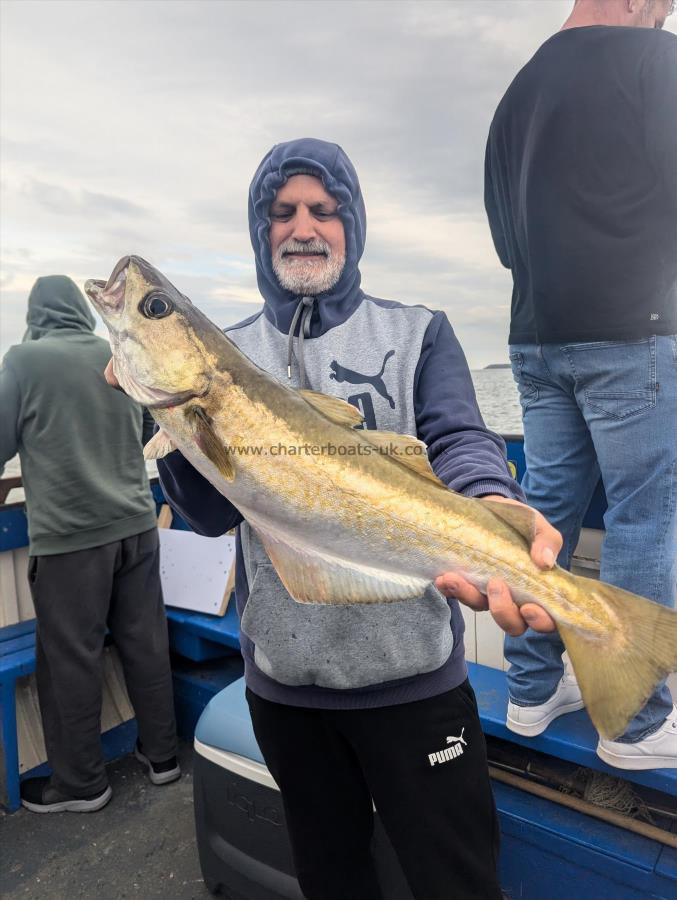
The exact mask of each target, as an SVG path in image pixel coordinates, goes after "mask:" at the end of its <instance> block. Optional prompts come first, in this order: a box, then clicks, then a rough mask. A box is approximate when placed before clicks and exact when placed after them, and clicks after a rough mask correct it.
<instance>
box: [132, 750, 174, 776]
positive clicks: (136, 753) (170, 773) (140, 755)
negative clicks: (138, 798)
mask: <svg viewBox="0 0 677 900" xmlns="http://www.w3.org/2000/svg"><path fill="white" fill-rule="evenodd" d="M134 756H135V757H136V758H137V759H138V761H139V762H140V763H142V764H143V765H144V766H145V767H146V769H147V771H148V777H149V778H150V780H151V782H152V784H169V783H170V782H171V781H176V780H177V779H179V778H180V777H181V766H178V765H177V766H176V767H175V768H174V769H170V770H169V771H168V772H160V773H158V772H154V771H153V765H152V763H151V761H150V760H149V759H148V757H147V756H145V755H144V754H143V753H139V750H138V747H135V748H134Z"/></svg>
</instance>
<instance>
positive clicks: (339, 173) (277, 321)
mask: <svg viewBox="0 0 677 900" xmlns="http://www.w3.org/2000/svg"><path fill="white" fill-rule="evenodd" d="M300 171H302V172H305V173H308V172H312V173H313V174H317V176H318V177H319V178H321V179H322V183H323V184H324V187H325V189H326V190H327V191H328V192H329V193H330V194H331V195H332V196H333V197H335V198H336V200H337V201H338V213H339V216H340V218H341V221H342V222H343V228H344V230H345V240H346V261H345V265H344V267H343V272H342V273H341V277H340V279H339V280H338V282H337V284H336V285H335V286H334V287H333V288H332V290H331V291H326V292H325V293H323V294H318V299H317V302H316V303H315V304H314V309H313V312H312V317H311V319H310V329H309V336H310V337H318V336H319V335H321V334H324V332H325V331H329V329H330V328H334V327H335V326H336V325H340V324H341V322H345V320H346V319H347V318H348V317H349V316H350V315H351V314H352V313H353V312H354V311H355V309H357V307H358V306H359V304H360V302H361V301H362V297H363V296H364V295H363V293H362V291H361V289H360V270H359V268H358V263H359V261H360V257H361V256H362V252H363V251H364V242H365V237H366V231H367V215H366V212H365V209H364V201H363V199H362V192H361V190H360V183H359V181H358V178H357V172H356V171H355V169H354V167H353V164H352V163H351V161H350V160H349V159H348V157H347V155H346V154H345V152H344V151H343V150H342V149H341V147H339V146H338V144H329V143H327V142H326V141H319V140H316V139H315V138H301V139H300V140H296V141H287V143H285V144H276V145H275V146H274V147H273V149H272V150H271V151H270V152H269V153H267V154H266V155H265V156H264V157H263V160H262V161H261V164H260V165H259V167H258V169H257V170H256V174H255V175H254V178H253V180H252V183H251V185H250V188H249V235H250V237H251V242H252V247H253V248H254V256H255V258H256V278H257V281H258V285H259V290H260V291H261V294H262V295H263V298H264V300H265V305H264V308H263V311H264V314H265V315H266V317H267V318H268V319H269V320H270V321H271V322H272V323H273V324H274V325H275V327H276V328H277V329H278V331H281V332H283V333H284V334H287V333H288V332H289V328H290V326H291V322H292V317H293V316H294V312H295V310H296V308H297V306H298V304H299V299H300V298H299V296H298V295H297V294H293V293H292V292H291V291H287V290H285V289H284V288H283V287H282V286H281V284H280V283H279V281H278V280H277V278H276V276H275V273H274V272H273V262H272V257H271V253H270V240H269V236H268V232H269V229H270V216H269V211H270V205H271V203H272V202H273V200H274V198H275V195H276V193H277V191H278V189H279V188H280V186H281V185H283V184H284V183H285V182H286V181H287V179H288V178H290V177H291V175H293V174H298V173H299V172H300Z"/></svg>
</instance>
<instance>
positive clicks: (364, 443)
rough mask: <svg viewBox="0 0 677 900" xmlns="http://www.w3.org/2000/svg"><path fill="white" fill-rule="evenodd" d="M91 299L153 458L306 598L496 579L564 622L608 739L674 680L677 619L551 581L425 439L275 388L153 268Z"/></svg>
mask: <svg viewBox="0 0 677 900" xmlns="http://www.w3.org/2000/svg"><path fill="white" fill-rule="evenodd" d="M85 290H86V292H87V294H88V296H89V297H90V299H91V300H92V302H93V303H94V305H95V306H96V308H97V309H98V310H99V312H100V313H101V315H102V316H103V318H104V320H105V322H106V324H107V326H108V329H109V331H110V340H111V346H112V350H113V367H114V372H115V375H116V377H117V379H118V381H119V382H120V385H121V387H122V388H123V389H124V390H125V391H126V392H127V394H129V395H130V396H131V397H132V398H134V399H135V400H137V401H138V402H139V403H142V404H143V405H144V406H146V407H148V408H149V409H150V411H151V413H152V414H153V416H154V418H155V419H156V421H157V422H158V423H159V425H160V427H161V430H160V431H159V432H158V433H157V434H156V435H155V436H154V437H153V439H152V440H151V442H150V443H149V444H148V445H147V447H146V455H147V456H156V457H159V456H163V455H165V454H166V453H168V452H170V451H171V450H172V449H174V448H175V447H177V448H178V449H179V450H180V451H181V453H182V454H183V455H184V456H185V457H186V458H187V459H188V460H189V461H190V462H191V463H192V465H193V466H195V468H196V469H197V470H198V471H199V472H201V473H202V474H203V475H204V476H205V478H207V479H208V480H209V481H210V482H211V483H212V484H213V485H214V486H215V487H216V488H217V489H218V490H219V491H220V492H221V493H223V494H224V495H225V496H226V497H227V498H228V499H229V500H230V501H231V502H232V503H233V504H234V505H235V506H236V507H237V508H238V509H239V510H240V511H241V513H242V514H243V516H244V517H245V518H246V519H247V520H248V521H249V523H250V524H251V526H252V527H253V528H254V529H255V530H256V532H257V533H258V535H259V536H260V538H261V540H262V542H263V544H264V546H265V548H266V550H267V552H268V554H269V556H270V558H271V561H272V562H273V564H274V566H275V568H276V570H277V572H278V574H279V576H280V579H281V580H282V582H283V583H284V585H285V587H286V589H287V590H288V591H289V593H290V594H291V596H292V597H293V598H294V599H295V600H297V601H298V602H300V603H333V604H338V603H387V602H389V601H395V600H406V599H408V598H414V597H420V596H421V595H422V594H423V592H424V589H425V588H426V586H427V585H428V584H429V583H430V582H431V581H433V580H434V579H435V578H436V577H437V576H438V575H441V574H442V573H444V572H449V571H454V572H457V573H459V574H461V575H462V576H463V577H464V578H466V579H468V580H469V581H470V582H472V583H473V584H474V585H476V586H477V587H478V588H479V589H480V590H484V589H485V587H486V584H487V581H488V579H489V578H490V577H492V576H499V577H501V578H503V579H504V580H505V581H506V582H507V584H508V586H509V587H510V589H511V591H512V594H513V597H514V598H515V600H516V602H517V603H518V604H522V603H525V602H537V603H539V604H541V606H543V607H544V608H545V609H546V610H547V611H548V612H549V613H550V615H551V616H552V617H553V619H554V620H555V622H556V623H557V628H558V630H559V633H560V635H561V637H562V639H563V641H564V644H565V646H566V648H567V650H568V652H569V656H570V659H571V662H572V664H573V668H574V671H575V673H576V676H577V678H578V682H579V684H580V688H581V692H582V695H583V699H584V701H585V705H586V707H587V709H588V712H589V714H590V717H591V719H592V721H593V722H594V724H595V726H596V728H597V729H598V731H599V733H600V734H601V735H602V736H603V737H606V738H615V737H617V736H618V735H619V734H621V733H622V732H623V731H624V729H625V728H626V726H627V724H628V722H629V721H630V720H631V719H632V718H633V717H634V716H635V714H636V713H637V712H638V711H639V709H640V708H641V707H642V706H643V704H644V703H645V702H646V700H647V699H648V698H649V696H650V695H651V693H652V692H653V690H654V689H655V687H656V685H657V684H658V683H659V682H660V681H661V680H662V679H663V678H665V677H666V676H667V675H668V674H669V673H670V672H672V671H675V670H677V612H675V611H674V610H671V609H668V608H665V607H663V606H660V605H659V604H656V603H652V602H650V601H649V600H646V599H644V598H642V597H638V596H636V595H635V594H631V593H628V592H627V591H623V590H621V589H619V588H616V587H612V586H610V585H608V584H604V583H601V582H598V581H594V580H590V579H586V578H581V577H579V576H575V575H572V574H570V573H569V572H567V571H565V570H563V569H561V568H559V567H555V568H554V569H552V570H550V571H542V570H540V569H539V568H538V567H537V566H536V565H535V564H534V563H533V562H532V560H531V557H530V555H529V548H530V544H531V537H532V532H533V516H532V514H531V513H530V512H529V510H527V509H524V508H523V507H518V506H512V505H510V504H503V503H495V502H492V501H487V500H476V499H468V498H466V497H463V496H461V495H459V494H456V493H454V492H453V491H451V490H449V489H448V488H447V487H446V486H445V485H444V484H442V482H440V481H438V479H437V478H436V477H435V475H434V474H433V472H432V470H431V468H430V466H429V463H428V459H427V455H426V454H425V447H424V445H423V444H421V443H420V442H419V441H417V440H415V439H414V438H411V437H407V436H402V435H395V434H386V433H383V432H376V431H367V430H364V429H359V428H357V429H356V427H355V426H357V425H360V424H361V423H362V417H361V415H360V413H359V412H358V410H356V409H355V408H353V407H352V406H350V405H349V404H347V403H345V402H344V401H343V400H340V399H338V398H335V397H329V396H326V395H325V394H319V393H315V392H313V391H309V390H296V389H293V388H291V387H288V386H286V385H284V384H281V383H279V382H278V381H277V380H275V379H274V378H272V377H271V376H270V375H268V374H267V373H266V372H264V371H262V370H261V369H259V368H258V367H257V366H256V365H254V364H253V363H252V362H251V361H250V360H249V359H248V358H247V357H246V356H245V355H244V354H243V353H242V352H241V351H240V350H238V349H237V347H236V346H235V345H234V344H233V343H232V342H231V341H230V340H229V339H228V338H227V337H226V336H225V335H224V334H223V332H222V331H221V330H220V329H219V328H217V327H216V325H214V324H213V323H212V322H210V321H209V319H208V318H207V317H206V316H205V315H204V314H203V313H202V312H200V310H199V309H197V308H196V307H195V306H193V304H192V303H191V302H190V300H188V298H187V297H185V296H183V295H182V294H181V293H180V292H179V291H178V290H177V289H176V288H175V287H174V286H173V285H172V284H170V283H169V281H167V279H166V278H165V277H164V276H163V275H162V274H161V273H160V272H158V271H157V270H156V269H154V268H153V267H152V266H151V265H149V264H148V263H147V262H145V261H144V260H142V259H140V258H139V257H136V256H128V257H124V258H123V259H121V260H120V262H119V263H118V264H117V265H116V266H115V269H114V270H113V273H112V275H111V276H110V278H109V279H108V281H107V282H104V281H95V280H91V281H88V282H87V284H86V286H85ZM292 447H293V448H297V452H294V453H289V452H282V451H280V450H279V449H278V452H275V450H276V448H292ZM329 447H333V448H335V450H334V452H333V453H332V452H330V451H329V449H328V448H329ZM257 448H258V449H257ZM304 448H305V450H304ZM312 448H321V449H320V452H315V451H314V450H313V449H312ZM322 448H324V450H322ZM336 448H341V449H340V451H339V450H338V449H336Z"/></svg>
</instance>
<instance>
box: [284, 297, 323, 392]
mask: <svg viewBox="0 0 677 900" xmlns="http://www.w3.org/2000/svg"><path fill="white" fill-rule="evenodd" d="M315 300H316V298H315V297H301V299H300V300H299V302H298V305H297V307H296V309H295V310H294V316H293V318H292V320H291V325H290V326H289V338H288V343H287V378H289V379H291V358H292V353H293V349H294V332H295V331H296V323H297V322H298V320H299V317H300V319H301V324H300V326H299V350H298V354H297V356H298V361H299V387H302V388H303V387H305V386H306V372H305V367H304V365H303V341H304V339H305V338H307V337H309V336H310V317H311V316H312V314H313V306H314V304H315Z"/></svg>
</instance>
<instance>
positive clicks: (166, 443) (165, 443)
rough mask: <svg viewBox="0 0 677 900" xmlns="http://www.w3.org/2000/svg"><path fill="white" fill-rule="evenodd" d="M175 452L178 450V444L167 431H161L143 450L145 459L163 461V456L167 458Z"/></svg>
mask: <svg viewBox="0 0 677 900" xmlns="http://www.w3.org/2000/svg"><path fill="white" fill-rule="evenodd" d="M173 450H176V444H175V443H174V441H173V440H172V439H171V438H170V436H169V435H168V434H167V432H166V431H163V430H162V429H160V430H159V431H158V432H157V433H156V434H154V435H153V437H152V438H151V439H150V440H149V441H148V443H147V444H146V445H145V447H144V448H143V458H144V459H162V457H163V456H167V454H168V453H171V452H172V451H173Z"/></svg>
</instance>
